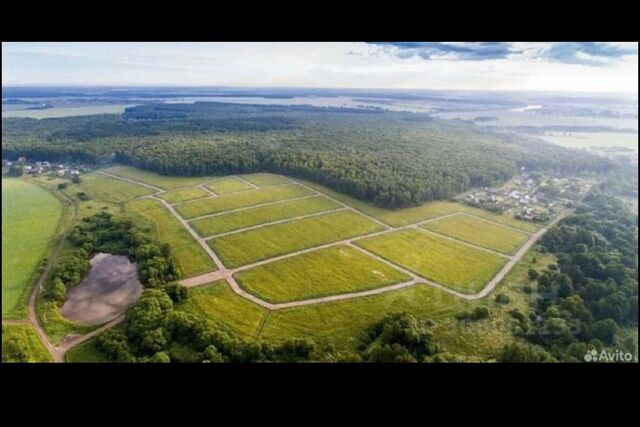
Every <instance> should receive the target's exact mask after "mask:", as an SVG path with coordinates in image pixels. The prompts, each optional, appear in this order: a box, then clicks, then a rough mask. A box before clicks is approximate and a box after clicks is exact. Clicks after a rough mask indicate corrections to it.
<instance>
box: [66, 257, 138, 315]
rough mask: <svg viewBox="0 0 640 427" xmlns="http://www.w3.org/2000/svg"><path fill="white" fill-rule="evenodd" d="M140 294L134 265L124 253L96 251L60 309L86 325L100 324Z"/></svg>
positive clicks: (129, 304)
mask: <svg viewBox="0 0 640 427" xmlns="http://www.w3.org/2000/svg"><path fill="white" fill-rule="evenodd" d="M140 294H142V284H141V283H140V281H139V280H138V272H137V269H136V265H135V264H134V263H132V262H131V261H129V259H128V258H127V257H126V256H121V255H111V254H104V253H99V254H97V255H95V256H94V257H93V258H92V259H91V270H90V271H89V274H87V276H86V277H85V278H84V279H83V280H82V282H80V284H79V285H78V286H76V287H74V288H72V289H70V290H69V292H68V294H67V301H66V302H65V303H64V305H63V306H62V308H61V309H60V312H61V313H62V315H63V316H64V317H66V318H67V319H69V320H73V321H75V322H79V323H82V324H85V325H99V324H102V323H105V322H108V321H110V320H112V319H115V318H116V317H118V316H120V315H121V314H122V313H124V311H125V310H126V309H127V307H129V306H131V305H133V304H135V302H136V301H138V298H140Z"/></svg>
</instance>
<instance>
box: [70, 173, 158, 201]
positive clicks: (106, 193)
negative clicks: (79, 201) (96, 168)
mask: <svg viewBox="0 0 640 427" xmlns="http://www.w3.org/2000/svg"><path fill="white" fill-rule="evenodd" d="M80 179H81V182H80V183H79V184H69V186H68V187H67V193H69V194H72V195H77V193H79V192H84V193H85V194H86V195H87V196H89V199H90V200H96V201H101V202H107V203H114V204H117V203H123V202H128V201H129V200H133V199H135V198H136V197H140V196H145V195H147V194H151V193H153V192H154V191H153V190H152V189H150V188H146V187H142V186H140V185H136V184H130V183H128V182H124V181H121V180H119V179H114V178H109V177H108V176H105V175H101V174H97V173H89V174H86V175H82V177H81V178H80Z"/></svg>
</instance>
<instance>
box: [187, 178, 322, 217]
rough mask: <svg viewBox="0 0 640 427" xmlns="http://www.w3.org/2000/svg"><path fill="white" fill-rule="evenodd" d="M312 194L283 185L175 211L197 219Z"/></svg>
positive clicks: (297, 187)
mask: <svg viewBox="0 0 640 427" xmlns="http://www.w3.org/2000/svg"><path fill="white" fill-rule="evenodd" d="M310 194H313V193H312V192H311V190H307V189H306V188H304V187H302V186H300V185H294V184H291V185H285V186H283V187H273V188H263V189H258V190H251V191H243V192H241V193H234V194H228V195H226V196H220V197H212V198H209V199H204V200H196V201H194V202H187V203H182V204H179V205H176V210H177V211H178V213H179V214H180V215H181V216H182V217H183V218H185V219H192V218H197V217H200V216H205V215H210V214H214V213H218V212H225V211H229V210H232V209H237V208H242V207H247V206H254V205H258V204H261V203H268V202H275V201H279V200H286V199H293V198H295V197H301V196H307V195H310Z"/></svg>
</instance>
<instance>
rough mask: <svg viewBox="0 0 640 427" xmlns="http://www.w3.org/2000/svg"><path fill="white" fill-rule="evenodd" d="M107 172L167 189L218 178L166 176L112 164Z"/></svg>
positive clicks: (203, 182)
mask: <svg viewBox="0 0 640 427" xmlns="http://www.w3.org/2000/svg"><path fill="white" fill-rule="evenodd" d="M104 171H105V172H109V173H111V174H113V175H118V176H122V177H124V178H129V179H134V180H136V181H140V182H144V183H145V184H149V185H153V186H155V187H159V188H162V189H165V190H175V189H178V188H182V187H192V186H194V185H200V184H206V183H207V182H209V181H212V180H214V179H216V178H217V177H216V176H166V175H160V174H157V173H154V172H149V171H145V170H142V169H137V168H133V167H131V166H112V167H110V168H106V169H105V170H104Z"/></svg>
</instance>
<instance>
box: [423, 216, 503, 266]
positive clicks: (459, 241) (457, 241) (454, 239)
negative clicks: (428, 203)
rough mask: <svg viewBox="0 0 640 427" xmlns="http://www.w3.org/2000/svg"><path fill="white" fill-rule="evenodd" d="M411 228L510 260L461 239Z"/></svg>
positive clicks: (498, 253)
mask: <svg viewBox="0 0 640 427" xmlns="http://www.w3.org/2000/svg"><path fill="white" fill-rule="evenodd" d="M411 228H413V229H415V230H418V231H422V232H423V233H427V234H432V235H434V236H437V237H440V238H442V239H446V240H450V241H452V242H455V243H459V244H461V245H465V246H469V247H470V248H473V249H477V250H479V251H484V252H487V253H490V254H492V255H497V256H499V257H501V258H507V259H511V257H510V256H509V255H506V254H503V253H502V252H498V251H494V250H493V249H489V248H485V247H484V246H478V245H475V244H473V243H469V242H466V241H464V240H461V239H456V238H455V237H451V236H447V235H446V234H442V233H438V232H437V231H433V230H429V229H428V228H422V227H420V226H419V225H417V224H416V225H413V226H411Z"/></svg>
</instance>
